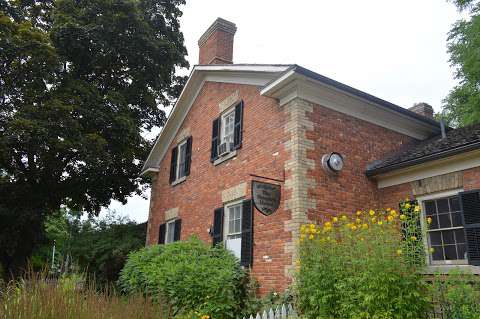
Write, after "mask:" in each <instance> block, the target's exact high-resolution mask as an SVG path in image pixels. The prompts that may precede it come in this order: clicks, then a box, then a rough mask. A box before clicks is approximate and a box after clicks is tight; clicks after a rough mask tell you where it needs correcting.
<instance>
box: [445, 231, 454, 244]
mask: <svg viewBox="0 0 480 319" xmlns="http://www.w3.org/2000/svg"><path fill="white" fill-rule="evenodd" d="M453 234H454V233H453V230H445V231H442V236H443V244H444V245H449V244H455V237H454V235H453Z"/></svg>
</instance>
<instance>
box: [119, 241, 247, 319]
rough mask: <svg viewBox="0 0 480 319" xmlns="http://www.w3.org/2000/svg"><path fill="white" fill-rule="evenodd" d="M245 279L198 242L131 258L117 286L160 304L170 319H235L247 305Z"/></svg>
mask: <svg viewBox="0 0 480 319" xmlns="http://www.w3.org/2000/svg"><path fill="white" fill-rule="evenodd" d="M248 284H249V276H248V273H247V272H246V271H244V270H243V269H242V268H241V267H240V265H239V263H238V260H237V259H236V258H235V256H233V255H232V254H231V253H230V252H229V251H227V250H226V249H224V248H222V247H211V246H209V245H207V244H205V243H204V242H202V241H201V240H199V239H198V238H195V237H192V238H190V239H189V240H187V241H179V242H174V243H171V244H168V245H162V246H151V247H146V248H144V249H142V250H140V251H138V252H135V253H132V254H130V256H129V258H128V260H127V263H126V265H125V267H124V268H123V270H122V272H121V274H120V279H119V285H120V287H121V288H122V289H123V291H124V292H126V293H136V292H141V293H144V294H148V295H150V296H152V297H153V298H163V299H162V300H164V302H166V303H167V304H168V305H169V306H170V309H171V314H172V315H175V316H187V317H188V316H190V318H195V317H201V316H202V315H209V316H210V317H211V318H235V317H237V316H238V315H239V314H240V313H242V309H243V308H244V306H245V303H246V300H247V299H248V298H247V296H248V288H247V287H248Z"/></svg>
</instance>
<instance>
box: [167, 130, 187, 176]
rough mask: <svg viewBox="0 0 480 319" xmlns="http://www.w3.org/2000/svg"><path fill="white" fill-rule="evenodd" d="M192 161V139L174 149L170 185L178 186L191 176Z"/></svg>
mask: <svg viewBox="0 0 480 319" xmlns="http://www.w3.org/2000/svg"><path fill="white" fill-rule="evenodd" d="M191 161H192V137H189V138H187V139H185V140H184V141H182V142H180V143H179V144H178V145H177V146H175V147H174V148H173V149H172V158H171V162H170V184H173V185H175V184H178V183H180V182H182V181H184V180H185V179H186V177H187V176H188V175H190V166H191Z"/></svg>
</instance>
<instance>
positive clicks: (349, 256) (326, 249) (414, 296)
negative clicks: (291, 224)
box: [295, 210, 431, 319]
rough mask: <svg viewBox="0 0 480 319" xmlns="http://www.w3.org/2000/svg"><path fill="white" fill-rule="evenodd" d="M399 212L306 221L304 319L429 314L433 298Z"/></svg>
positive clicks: (299, 283) (301, 285) (301, 271)
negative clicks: (414, 259) (316, 222)
mask: <svg viewBox="0 0 480 319" xmlns="http://www.w3.org/2000/svg"><path fill="white" fill-rule="evenodd" d="M400 217H401V220H402V222H405V221H406V218H407V217H406V215H404V214H402V215H399V214H398V213H397V212H395V211H393V210H389V211H388V212H375V211H373V210H371V211H369V212H357V214H356V215H354V216H353V217H347V216H345V215H344V216H341V217H340V218H338V217H334V218H332V220H330V221H327V222H325V223H324V224H323V225H320V226H316V225H313V224H311V225H304V226H302V228H301V237H300V241H301V244H300V260H299V261H298V263H299V264H298V266H297V267H298V270H297V272H296V286H295V288H296V293H297V306H298V308H299V310H300V312H301V313H302V314H303V315H304V316H305V317H306V318H338V319H342V318H376V319H381V318H412V319H413V318H414V319H418V318H425V317H426V316H427V313H428V312H429V311H430V308H431V306H430V302H431V298H429V295H428V292H427V284H426V282H425V281H424V280H423V277H422V276H421V275H420V274H418V271H417V270H418V269H417V268H416V267H417V266H416V265H417V263H414V262H411V256H412V255H411V254H407V253H405V251H404V249H405V247H407V246H406V245H405V244H404V243H403V242H402V235H401V233H400V223H401V221H400ZM407 240H410V241H417V240H418V239H417V238H408V239H407Z"/></svg>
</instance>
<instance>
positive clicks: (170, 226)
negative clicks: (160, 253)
mask: <svg viewBox="0 0 480 319" xmlns="http://www.w3.org/2000/svg"><path fill="white" fill-rule="evenodd" d="M174 235H175V223H174V222H169V223H167V236H166V238H165V242H166V243H173V239H174Z"/></svg>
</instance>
